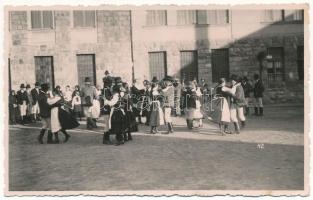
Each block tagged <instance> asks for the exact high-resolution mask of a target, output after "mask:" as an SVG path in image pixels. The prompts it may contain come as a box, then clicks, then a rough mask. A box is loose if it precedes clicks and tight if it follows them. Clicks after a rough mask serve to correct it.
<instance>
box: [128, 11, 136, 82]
mask: <svg viewBox="0 0 313 200" xmlns="http://www.w3.org/2000/svg"><path fill="white" fill-rule="evenodd" d="M129 19H130V52H131V60H132V83H134V80H135V68H134V49H133V24H132V11H131V10H130V11H129Z"/></svg>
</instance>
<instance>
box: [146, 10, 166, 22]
mask: <svg viewBox="0 0 313 200" xmlns="http://www.w3.org/2000/svg"><path fill="white" fill-rule="evenodd" d="M146 25H147V26H166V25H167V16H166V10H147V15H146Z"/></svg>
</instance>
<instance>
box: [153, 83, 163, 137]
mask: <svg viewBox="0 0 313 200" xmlns="http://www.w3.org/2000/svg"><path fill="white" fill-rule="evenodd" d="M160 97H161V96H160V93H159V87H158V80H157V78H156V77H153V79H152V87H151V93H150V99H151V104H150V123H149V125H150V127H151V131H150V133H151V134H156V133H158V130H157V127H158V126H160V125H163V124H164V114H163V111H162V107H161V103H160Z"/></svg>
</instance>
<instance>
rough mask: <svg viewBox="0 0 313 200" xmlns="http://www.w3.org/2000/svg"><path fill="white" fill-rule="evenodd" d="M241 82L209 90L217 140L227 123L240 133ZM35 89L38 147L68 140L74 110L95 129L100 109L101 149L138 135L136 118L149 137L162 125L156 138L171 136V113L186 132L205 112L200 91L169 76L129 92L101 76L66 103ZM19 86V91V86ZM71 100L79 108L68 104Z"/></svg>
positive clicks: (123, 85)
mask: <svg viewBox="0 0 313 200" xmlns="http://www.w3.org/2000/svg"><path fill="white" fill-rule="evenodd" d="M255 78H258V77H255ZM241 83H242V81H241V80H239V78H238V77H237V76H236V75H232V76H231V78H230V84H229V85H227V84H226V79H224V78H221V79H220V80H219V84H218V85H217V86H216V87H215V89H214V91H213V93H214V94H215V95H214V97H213V93H211V94H210V95H209V96H210V98H209V99H210V105H211V106H210V107H211V109H209V116H211V117H212V118H213V119H214V120H215V121H217V122H218V124H219V127H220V131H221V134H222V135H224V134H225V133H232V132H231V131H230V129H229V124H230V122H233V123H234V128H235V133H240V128H242V127H244V126H245V124H246V123H245V121H246V119H245V115H244V108H245V106H246V105H247V102H246V98H245V91H244V88H243V86H242V85H241ZM38 86H39V84H38V83H36V88H35V89H34V90H36V91H37V92H38V95H37V96H36V101H37V102H36V105H38V110H40V118H41V121H42V129H41V131H40V134H39V136H38V141H39V143H41V144H43V143H44V142H43V137H44V135H45V132H48V136H47V143H48V144H53V143H60V141H59V137H58V133H59V132H62V133H63V134H64V136H65V139H64V142H67V141H68V139H69V138H70V135H69V134H68V133H67V131H66V130H68V129H73V128H76V127H78V126H79V123H78V121H77V116H78V115H73V112H72V111H73V110H74V111H75V110H80V108H82V109H81V110H82V111H83V114H84V116H85V117H86V123H87V128H88V129H92V128H93V127H97V125H96V121H97V119H96V118H97V117H94V116H95V115H98V116H99V115H100V110H101V115H102V118H103V120H104V124H105V126H104V134H103V144H108V145H110V144H113V143H112V142H111V137H110V136H111V135H115V136H116V142H115V145H122V144H124V143H125V142H126V141H130V140H132V139H133V138H132V134H131V133H132V132H136V131H138V125H137V124H138V123H137V120H136V118H138V120H139V123H141V117H145V118H146V123H145V124H146V125H148V126H150V131H149V133H150V134H156V133H158V132H159V130H158V128H159V127H160V126H162V125H166V127H167V129H166V131H162V132H161V133H162V134H170V133H173V132H174V127H173V119H172V116H173V114H174V115H176V114H177V113H180V110H181V112H182V113H184V115H185V118H186V124H187V127H188V129H193V128H194V127H195V122H196V123H197V125H198V127H202V126H203V122H202V120H203V119H204V114H203V113H205V112H206V111H205V110H204V109H203V108H204V105H201V104H202V103H204V101H203V88H200V87H198V85H197V82H196V81H189V82H186V83H185V84H184V85H183V87H182V86H181V85H180V83H179V80H178V79H174V78H173V77H170V76H166V77H165V78H163V79H162V80H160V81H159V80H157V78H156V77H153V79H152V80H151V81H148V80H145V81H144V82H143V86H144V87H143V88H142V87H138V86H137V85H136V81H135V82H134V84H133V85H132V87H129V85H128V84H127V83H126V82H123V81H122V79H121V78H120V77H112V76H110V74H108V73H107V74H106V76H105V77H104V78H103V88H102V89H101V90H100V91H99V89H98V88H96V87H94V86H92V84H91V80H90V78H89V77H86V78H85V84H84V86H83V87H82V89H80V90H77V91H74V92H73V94H75V95H74V96H73V98H72V100H71V102H69V101H68V99H67V98H65V97H64V95H62V93H61V92H60V88H55V89H53V90H50V88H49V85H48V84H47V83H44V84H42V85H41V87H38ZM21 87H23V88H24V86H23V85H22V86H21ZM23 88H21V90H22V89H23ZM263 90H264V89H263ZM78 91H79V92H78ZM77 99H79V104H75V102H74V101H77ZM206 103H208V101H206ZM22 105H24V104H22ZM78 105H79V106H78ZM78 108H79V109H78ZM94 110H96V114H94V113H95V111H94ZM79 117H81V116H79ZM212 118H211V119H212ZM240 122H241V124H240ZM53 137H54V139H53Z"/></svg>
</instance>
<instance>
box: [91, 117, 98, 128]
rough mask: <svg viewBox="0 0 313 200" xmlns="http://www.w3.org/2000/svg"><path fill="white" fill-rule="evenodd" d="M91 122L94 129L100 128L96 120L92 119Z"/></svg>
mask: <svg viewBox="0 0 313 200" xmlns="http://www.w3.org/2000/svg"><path fill="white" fill-rule="evenodd" d="M91 122H92V127H93V128H98V126H97V120H96V119H95V118H92V119H91Z"/></svg>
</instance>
